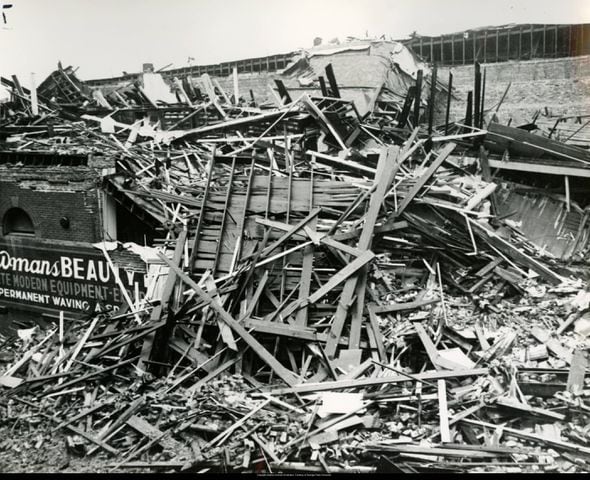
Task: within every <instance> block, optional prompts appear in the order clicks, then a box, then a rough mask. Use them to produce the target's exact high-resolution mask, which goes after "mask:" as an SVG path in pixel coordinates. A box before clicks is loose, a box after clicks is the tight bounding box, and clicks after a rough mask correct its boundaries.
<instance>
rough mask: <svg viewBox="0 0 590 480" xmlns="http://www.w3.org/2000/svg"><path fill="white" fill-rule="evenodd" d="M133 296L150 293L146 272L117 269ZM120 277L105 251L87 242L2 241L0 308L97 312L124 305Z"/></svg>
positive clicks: (0, 256)
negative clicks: (138, 293) (118, 283)
mask: <svg viewBox="0 0 590 480" xmlns="http://www.w3.org/2000/svg"><path fill="white" fill-rule="evenodd" d="M115 269H116V271H117V272H118V275H119V278H120V279H121V282H122V283H123V285H124V286H125V289H126V290H127V292H128V293H129V294H130V296H131V298H133V297H134V292H136V291H139V292H140V297H141V295H142V294H143V292H144V291H145V285H144V274H143V273H141V272H137V271H132V270H126V269H123V268H120V267H118V266H116V265H115ZM123 301H124V300H123V296H122V294H121V290H120V288H119V287H118V285H117V282H116V277H115V274H114V272H113V271H112V269H111V268H110V267H109V265H108V263H107V261H106V260H105V258H104V256H103V254H102V252H101V251H99V250H97V249H95V248H93V247H91V246H86V244H70V245H67V246H66V245H63V244H53V243H47V242H43V241H39V240H34V239H25V238H10V239H7V238H6V237H5V238H4V239H2V240H0V304H3V305H7V306H16V307H18V308H21V309H22V308H23V307H24V308H26V309H29V308H33V309H40V310H44V311H47V310H49V311H60V310H61V311H64V312H76V313H95V312H101V311H105V310H112V309H117V308H118V307H119V305H121V304H122V303H123Z"/></svg>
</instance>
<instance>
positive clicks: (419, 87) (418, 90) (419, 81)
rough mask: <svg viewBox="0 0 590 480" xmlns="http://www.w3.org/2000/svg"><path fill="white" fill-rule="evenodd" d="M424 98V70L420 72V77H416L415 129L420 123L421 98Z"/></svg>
mask: <svg viewBox="0 0 590 480" xmlns="http://www.w3.org/2000/svg"><path fill="white" fill-rule="evenodd" d="M421 96H422V70H418V75H417V77H416V97H415V100H414V118H413V122H412V123H413V125H412V126H413V127H414V128H415V127H417V126H418V123H419V122H420V98H421Z"/></svg>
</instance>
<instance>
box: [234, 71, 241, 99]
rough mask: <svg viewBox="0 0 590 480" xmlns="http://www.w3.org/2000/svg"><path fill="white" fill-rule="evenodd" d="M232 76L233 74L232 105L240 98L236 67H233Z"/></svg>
mask: <svg viewBox="0 0 590 480" xmlns="http://www.w3.org/2000/svg"><path fill="white" fill-rule="evenodd" d="M233 76H234V105H237V104H238V101H239V99H240V89H239V86H238V67H234V70H233Z"/></svg>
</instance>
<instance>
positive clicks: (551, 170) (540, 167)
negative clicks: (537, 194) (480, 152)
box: [488, 160, 590, 178]
mask: <svg viewBox="0 0 590 480" xmlns="http://www.w3.org/2000/svg"><path fill="white" fill-rule="evenodd" d="M488 162H489V164H490V167H492V168H498V169H501V170H516V171H519V172H533V173H547V174H551V175H560V176H561V175H567V176H569V177H583V178H590V169H587V168H575V167H561V166H556V165H545V164H542V163H528V162H515V161H513V160H510V161H508V162H505V161H503V160H488Z"/></svg>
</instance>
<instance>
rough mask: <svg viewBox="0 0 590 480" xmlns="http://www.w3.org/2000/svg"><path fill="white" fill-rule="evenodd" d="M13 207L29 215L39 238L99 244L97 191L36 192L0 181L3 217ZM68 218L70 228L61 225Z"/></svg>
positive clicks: (0, 210) (1, 215)
mask: <svg viewBox="0 0 590 480" xmlns="http://www.w3.org/2000/svg"><path fill="white" fill-rule="evenodd" d="M13 207H18V208H22V209H23V210H24V211H25V212H27V213H28V214H29V216H30V217H31V220H32V221H33V225H34V227H35V235H36V236H37V237H39V238H46V239H54V240H70V241H74V242H96V241H99V240H100V236H99V232H100V212H99V208H98V196H97V191H96V189H93V190H87V191H71V192H60V191H37V190H33V189H31V188H23V187H21V186H19V185H18V184H15V183H9V182H4V181H2V182H0V218H4V215H5V213H6V212H7V211H8V210H9V209H10V208H13ZM64 216H65V217H68V218H69V220H70V226H69V228H67V229H65V228H63V227H62V226H61V225H60V218H62V217H64Z"/></svg>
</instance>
